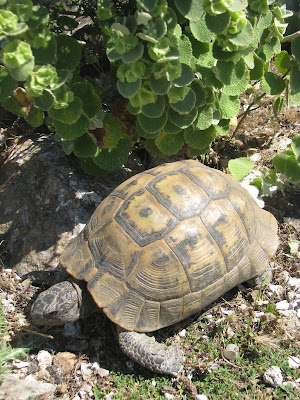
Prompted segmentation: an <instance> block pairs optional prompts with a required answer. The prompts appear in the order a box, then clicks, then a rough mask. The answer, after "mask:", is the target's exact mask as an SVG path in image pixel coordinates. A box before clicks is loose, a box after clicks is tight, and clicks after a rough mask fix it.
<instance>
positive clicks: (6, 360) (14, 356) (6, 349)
mask: <svg viewBox="0 0 300 400" xmlns="http://www.w3.org/2000/svg"><path fill="white" fill-rule="evenodd" d="M7 333H8V330H7V321H6V319H5V315H4V313H3V310H2V307H1V305H0V383H1V381H2V376H3V374H4V373H6V372H7V371H8V370H9V367H10V364H11V362H13V361H14V360H19V359H22V358H24V357H26V356H27V352H28V350H29V349H28V347H25V346H22V345H21V346H17V347H12V346H11V344H10V342H8V341H6V340H4V339H3V338H4V336H5V335H7Z"/></svg>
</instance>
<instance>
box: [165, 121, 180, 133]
mask: <svg viewBox="0 0 300 400" xmlns="http://www.w3.org/2000/svg"><path fill="white" fill-rule="evenodd" d="M163 130H164V132H166V133H168V134H170V135H174V134H175V133H179V132H180V131H181V130H182V129H181V128H179V127H178V126H176V125H174V124H173V122H171V121H170V120H168V121H167V122H166V124H165V126H164V128H163Z"/></svg>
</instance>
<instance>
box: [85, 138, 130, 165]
mask: <svg viewBox="0 0 300 400" xmlns="http://www.w3.org/2000/svg"><path fill="white" fill-rule="evenodd" d="M130 149H131V140H130V139H129V138H128V137H125V138H122V139H121V140H120V141H119V143H118V144H117V146H116V147H115V148H113V149H110V150H108V149H100V148H98V149H97V152H96V155H95V156H94V157H93V158H92V159H93V160H94V162H95V163H96V164H97V165H98V167H100V168H102V169H104V170H107V171H112V170H114V169H117V168H119V167H121V165H123V164H125V163H126V161H127V158H128V154H129V151H130Z"/></svg>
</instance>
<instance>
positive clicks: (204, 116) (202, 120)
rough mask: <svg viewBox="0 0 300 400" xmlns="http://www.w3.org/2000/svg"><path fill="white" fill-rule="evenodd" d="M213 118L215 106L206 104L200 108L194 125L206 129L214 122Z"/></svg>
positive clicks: (199, 128)
mask: <svg viewBox="0 0 300 400" xmlns="http://www.w3.org/2000/svg"><path fill="white" fill-rule="evenodd" d="M212 120H213V108H212V107H211V106H209V105H206V106H204V107H201V108H199V109H198V117H197V119H196V122H195V124H194V126H195V128H196V129H198V130H204V129H207V128H208V127H210V125H211V124H212ZM192 147H195V146H192Z"/></svg>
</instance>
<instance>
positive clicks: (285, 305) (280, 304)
mask: <svg viewBox="0 0 300 400" xmlns="http://www.w3.org/2000/svg"><path fill="white" fill-rule="evenodd" d="M289 308H290V303H289V302H288V301H287V300H282V301H279V302H278V303H276V310H280V311H284V310H288V309H289Z"/></svg>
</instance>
